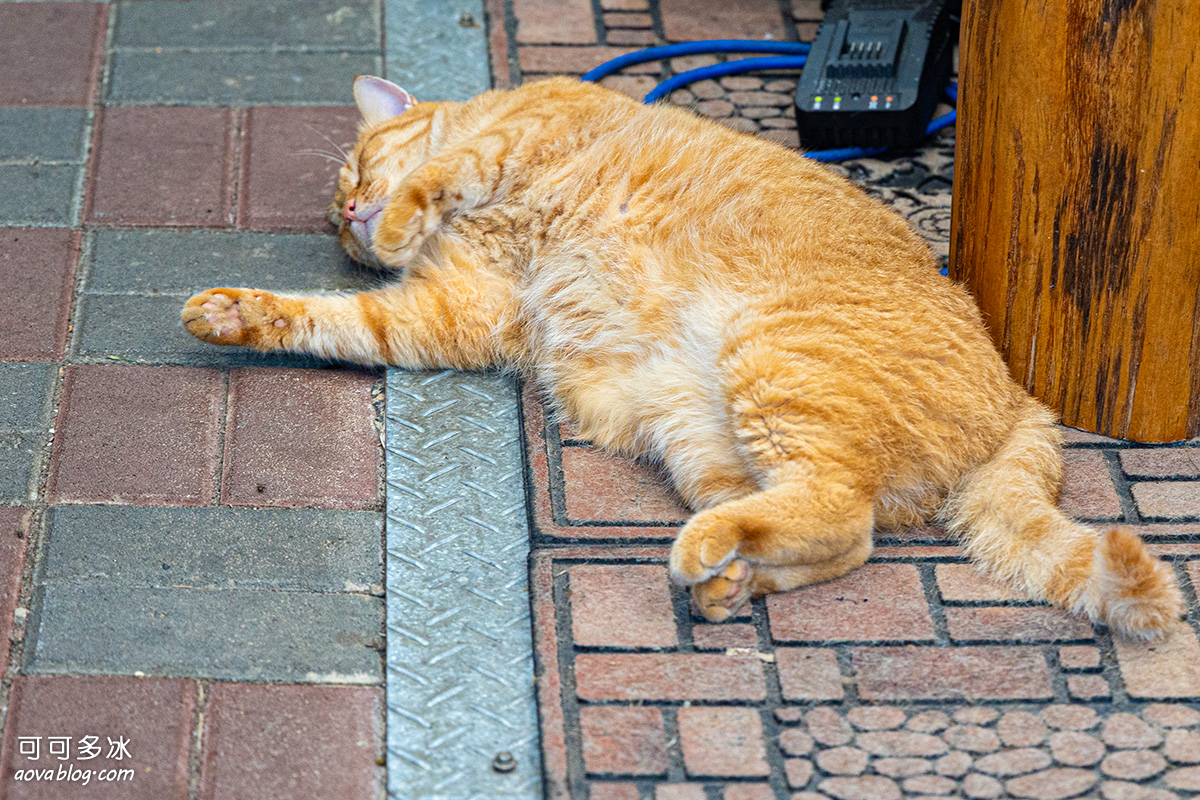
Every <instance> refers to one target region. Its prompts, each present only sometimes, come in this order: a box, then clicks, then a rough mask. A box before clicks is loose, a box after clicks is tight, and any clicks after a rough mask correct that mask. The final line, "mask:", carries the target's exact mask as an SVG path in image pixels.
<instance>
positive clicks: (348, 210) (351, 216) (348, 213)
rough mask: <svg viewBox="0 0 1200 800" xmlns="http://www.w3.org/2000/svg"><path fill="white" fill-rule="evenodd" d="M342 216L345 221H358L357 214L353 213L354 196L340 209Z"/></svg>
mask: <svg viewBox="0 0 1200 800" xmlns="http://www.w3.org/2000/svg"><path fill="white" fill-rule="evenodd" d="M342 217H344V218H345V220H346V222H357V221H358V215H357V214H355V213H354V198H350V199H349V200H347V201H346V207H345V208H344V209H342Z"/></svg>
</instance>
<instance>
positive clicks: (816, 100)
mask: <svg viewBox="0 0 1200 800" xmlns="http://www.w3.org/2000/svg"><path fill="white" fill-rule="evenodd" d="M824 99H825V98H823V97H821V95H817V96H816V97H814V98H813V102H814V103H819V102H821V101H822V100H824Z"/></svg>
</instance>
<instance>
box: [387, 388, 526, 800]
mask: <svg viewBox="0 0 1200 800" xmlns="http://www.w3.org/2000/svg"><path fill="white" fill-rule="evenodd" d="M519 432H520V426H519V419H518V410H517V393H516V386H515V385H514V382H513V380H512V379H511V378H509V377H506V376H499V375H477V374H462V373H455V372H442V373H437V374H430V373H423V374H422V373H411V372H402V371H400V370H389V371H388V376H387V432H386V450H387V629H388V630H387V703H388V732H387V746H388V794H389V797H392V798H396V800H417V798H422V799H423V800H432V799H433V798H439V799H440V798H445V799H446V800H457V799H458V798H514V799H515V798H536V797H540V795H541V763H540V758H539V749H538V736H537V715H536V705H535V700H534V683H533V640H532V632H531V627H530V611H529V570H528V558H529V530H528V522H527V518H526V514H525V491H524V485H523V476H522V467H521V450H520V447H521V445H520V441H519ZM500 753H510V754H511V755H512V757H513V758H514V759H515V762H516V766H515V768H514V769H513V770H512V771H510V772H500V771H497V770H496V769H494V767H493V762H494V760H495V759H496V757H497V755H498V754H500Z"/></svg>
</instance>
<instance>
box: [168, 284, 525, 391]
mask: <svg viewBox="0 0 1200 800" xmlns="http://www.w3.org/2000/svg"><path fill="white" fill-rule="evenodd" d="M456 285H457V289H454V288H452V287H454V286H456ZM477 295H478V288H477V287H476V288H475V289H474V290H473V288H472V287H471V286H469V285H466V284H465V283H464V282H463V281H455V280H454V279H453V277H450V278H449V279H447V280H444V281H429V280H413V279H411V278H410V279H409V280H406V281H405V282H404V283H402V284H399V285H397V286H393V287H389V288H387V289H382V290H379V291H374V292H361V293H359V294H351V295H277V294H272V293H271V292H267V291H263V290H260V289H233V288H222V289H209V290H208V291H205V292H201V293H200V294H197V295H195V296H194V297H192V298H191V299H189V300H188V301H187V304H186V305H185V306H184V308H183V312H182V318H183V325H184V327H185V328H186V329H187V331H188V333H190V334H192V335H193V336H195V337H196V338H197V339H200V340H201V341H205V342H208V343H210V344H216V345H233V346H240V347H250V348H253V349H255V350H261V351H264V352H267V351H287V352H294V353H307V354H310V355H315V356H320V357H323V358H336V359H341V360H344V361H353V362H356V363H360V364H392V365H397V366H404V367H411V368H432V367H453V368H456V369H483V368H487V367H491V366H495V365H496V364H497V363H498V362H501V361H503V360H505V359H506V357H507V355H508V353H507V352H506V350H505V348H506V346H507V342H508V339H507V338H506V335H505V330H504V329H503V327H502V325H501V322H500V321H501V318H502V309H501V308H500V307H499V305H498V303H497V302H496V301H497V296H495V295H493V296H492V297H490V298H487V299H486V300H485V299H484V298H480V297H478V296H477ZM473 300H476V301H479V302H475V303H473V302H472V301H473Z"/></svg>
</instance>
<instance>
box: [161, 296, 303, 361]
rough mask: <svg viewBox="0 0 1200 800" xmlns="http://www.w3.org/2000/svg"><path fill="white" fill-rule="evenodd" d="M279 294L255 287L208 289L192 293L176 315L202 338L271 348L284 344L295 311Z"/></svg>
mask: <svg viewBox="0 0 1200 800" xmlns="http://www.w3.org/2000/svg"><path fill="white" fill-rule="evenodd" d="M286 305H287V304H286V303H285V302H283V298H280V297H276V296H275V295H273V294H271V293H270V292H263V291H259V290H256V289H209V290H208V291H205V292H201V293H200V294H197V295H194V296H192V297H191V298H190V299H189V300H188V301H187V303H185V304H184V306H183V311H182V313H181V314H180V316H181V317H182V319H183V327H184V328H185V329H186V330H187V332H188V333H190V334H191V335H192V336H195V337H196V338H197V339H199V340H200V341H202V342H208V343H209V344H216V345H223V346H241V347H253V348H255V349H258V350H273V349H278V348H281V347H283V346H284V345H285V342H284V339H285V338H286V337H287V336H288V334H289V333H290V329H291V327H292V324H293V321H294V316H295V312H294V309H288V308H287V307H286Z"/></svg>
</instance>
